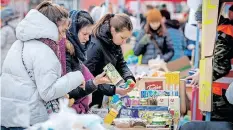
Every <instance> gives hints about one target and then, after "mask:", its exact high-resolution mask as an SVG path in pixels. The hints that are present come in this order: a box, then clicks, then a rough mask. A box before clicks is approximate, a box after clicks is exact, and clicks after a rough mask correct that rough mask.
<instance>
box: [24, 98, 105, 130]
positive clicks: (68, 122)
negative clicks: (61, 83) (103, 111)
mask: <svg viewBox="0 0 233 130" xmlns="http://www.w3.org/2000/svg"><path fill="white" fill-rule="evenodd" d="M59 102H60V103H59V104H60V111H59V112H58V113H53V114H51V115H50V117H49V120H48V121H46V122H44V123H41V124H36V125H34V126H32V127H31V128H29V129H28V130H84V129H85V130H96V129H98V130H105V128H104V126H103V125H102V122H103V120H102V119H101V118H100V117H99V116H97V115H93V114H85V115H78V114H77V113H76V112H75V110H73V109H72V108H69V107H68V100H67V99H62V100H59Z"/></svg>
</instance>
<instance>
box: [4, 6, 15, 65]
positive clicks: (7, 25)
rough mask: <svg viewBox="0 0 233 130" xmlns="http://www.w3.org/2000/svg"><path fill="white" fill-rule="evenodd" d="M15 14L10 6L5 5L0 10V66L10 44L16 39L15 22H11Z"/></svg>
mask: <svg viewBox="0 0 233 130" xmlns="http://www.w3.org/2000/svg"><path fill="white" fill-rule="evenodd" d="M14 16H15V14H14V11H13V9H12V8H10V7H5V8H4V9H3V10H1V19H0V21H1V29H0V33H1V37H0V38H1V66H2V64H3V61H4V60H5V57H6V55H7V52H8V50H9V49H10V47H11V45H12V44H13V43H14V42H15V41H16V35H15V27H16V25H15V23H12V22H13V18H14Z"/></svg>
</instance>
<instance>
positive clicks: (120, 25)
mask: <svg viewBox="0 0 233 130" xmlns="http://www.w3.org/2000/svg"><path fill="white" fill-rule="evenodd" d="M105 22H108V23H109V25H110V27H114V28H115V30H116V32H121V31H123V29H125V28H126V29H127V30H129V31H132V30H133V24H132V22H131V20H130V18H129V16H128V15H126V14H115V15H114V14H106V15H105V16H103V18H102V19H100V20H99V21H98V22H97V23H96V25H95V27H94V29H93V35H94V36H95V37H96V36H97V35H99V29H100V27H101V25H103V24H104V23H105Z"/></svg>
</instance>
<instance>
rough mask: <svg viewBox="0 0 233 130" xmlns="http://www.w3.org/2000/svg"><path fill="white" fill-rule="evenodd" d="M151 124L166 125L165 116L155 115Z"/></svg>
mask: <svg viewBox="0 0 233 130" xmlns="http://www.w3.org/2000/svg"><path fill="white" fill-rule="evenodd" d="M151 125H163V126H166V119H165V118H163V117H155V118H153V119H152V123H151Z"/></svg>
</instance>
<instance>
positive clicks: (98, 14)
mask: <svg viewBox="0 0 233 130" xmlns="http://www.w3.org/2000/svg"><path fill="white" fill-rule="evenodd" d="M107 13H113V5H112V3H109V4H108V8H107V7H106V4H105V3H102V4H101V6H95V7H94V8H93V9H92V11H91V13H90V15H91V17H92V18H93V20H94V22H97V21H98V20H100V19H101V18H102V17H103V16H104V15H105V14H107Z"/></svg>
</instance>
